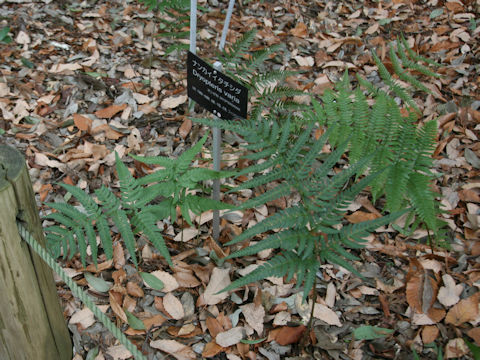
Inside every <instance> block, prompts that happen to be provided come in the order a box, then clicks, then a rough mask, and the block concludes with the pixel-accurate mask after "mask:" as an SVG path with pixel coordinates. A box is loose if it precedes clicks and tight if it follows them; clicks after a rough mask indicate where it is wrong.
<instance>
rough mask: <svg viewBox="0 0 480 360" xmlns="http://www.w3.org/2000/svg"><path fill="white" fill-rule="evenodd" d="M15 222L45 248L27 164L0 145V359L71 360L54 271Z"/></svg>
mask: <svg viewBox="0 0 480 360" xmlns="http://www.w3.org/2000/svg"><path fill="white" fill-rule="evenodd" d="M17 217H19V218H21V219H22V220H23V221H24V222H25V227H26V228H27V229H28V231H29V232H30V233H31V234H32V236H33V237H34V238H35V239H37V241H39V242H40V243H41V244H42V245H43V246H45V240H44V237H43V231H42V225H41V223H40V218H39V216H38V209H37V206H36V202H35V196H34V193H33V189H32V184H31V181H30V177H29V175H28V171H27V166H26V164H25V159H24V158H23V156H22V155H21V153H20V152H19V151H18V150H16V149H14V148H12V147H9V146H6V145H0V359H2V360H17V359H18V360H31V359H36V360H57V359H58V360H67V359H68V360H70V359H71V358H72V344H71V339H70V334H69V332H68V329H67V325H66V323H65V319H64V318H63V314H62V309H61V307H60V302H59V299H58V295H57V291H56V287H55V283H54V280H53V275H52V271H51V269H50V268H49V267H48V266H47V265H46V264H45V263H44V262H43V261H42V260H41V259H40V258H39V257H38V256H37V255H36V254H35V253H34V252H33V250H31V249H30V248H29V246H28V244H27V243H26V242H24V241H23V240H22V239H21V237H20V235H19V233H18V229H17V224H16V218H17Z"/></svg>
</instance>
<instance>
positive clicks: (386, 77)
mask: <svg viewBox="0 0 480 360" xmlns="http://www.w3.org/2000/svg"><path fill="white" fill-rule="evenodd" d="M372 56H373V59H374V60H375V64H376V65H377V68H378V73H379V74H380V77H381V78H382V79H383V81H384V82H385V84H387V85H388V87H389V88H390V89H391V90H392V91H393V92H394V93H395V95H397V96H398V97H399V98H400V99H402V100H403V101H404V102H405V103H406V104H408V105H409V106H411V107H412V108H414V109H415V110H416V111H418V112H420V109H419V108H418V106H417V104H416V103H415V101H414V100H413V98H412V97H411V96H410V95H409V94H408V93H407V92H406V91H405V90H404V89H403V88H402V87H401V86H400V85H399V84H398V83H397V82H396V81H395V80H394V79H393V78H392V75H391V74H390V73H389V72H388V70H387V68H386V67H385V65H383V63H382V61H381V60H380V59H379V57H378V56H377V54H376V53H375V51H372Z"/></svg>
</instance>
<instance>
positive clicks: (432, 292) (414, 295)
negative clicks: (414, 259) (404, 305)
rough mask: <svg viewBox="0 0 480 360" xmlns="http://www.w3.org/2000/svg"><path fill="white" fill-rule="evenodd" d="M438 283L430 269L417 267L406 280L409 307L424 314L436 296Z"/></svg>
mask: <svg viewBox="0 0 480 360" xmlns="http://www.w3.org/2000/svg"><path fill="white" fill-rule="evenodd" d="M437 292H438V283H437V280H436V278H435V276H433V273H432V272H431V271H425V270H423V269H419V270H418V271H417V272H416V273H415V274H414V275H413V276H411V277H410V280H409V281H408V282H407V286H406V295H407V302H408V305H410V307H411V308H412V309H413V310H415V311H416V312H417V313H423V314H426V313H427V312H428V310H429V309H430V308H431V307H432V305H433V303H434V302H435V300H436V298H437Z"/></svg>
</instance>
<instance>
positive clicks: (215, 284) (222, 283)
mask: <svg viewBox="0 0 480 360" xmlns="http://www.w3.org/2000/svg"><path fill="white" fill-rule="evenodd" d="M230 283H231V281H230V276H229V270H228V269H220V268H214V269H213V271H212V275H211V277H210V282H209V283H208V285H207V288H206V289H205V292H204V293H203V295H202V296H203V301H204V303H205V304H207V305H216V304H218V303H219V302H221V301H223V300H225V299H226V298H228V292H222V293H219V294H217V292H219V291H220V290H222V289H223V288H225V287H227V286H228V285H230Z"/></svg>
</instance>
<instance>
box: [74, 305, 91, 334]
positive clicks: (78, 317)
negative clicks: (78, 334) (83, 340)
mask: <svg viewBox="0 0 480 360" xmlns="http://www.w3.org/2000/svg"><path fill="white" fill-rule="evenodd" d="M68 323H69V324H80V325H81V326H82V328H84V329H86V328H88V327H89V326H92V325H93V324H94V323H95V316H94V315H93V312H92V310H90V309H89V308H87V307H84V308H83V309H82V310H79V311H77V312H76V313H75V314H73V316H72V317H71V318H70V321H69V322H68Z"/></svg>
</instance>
